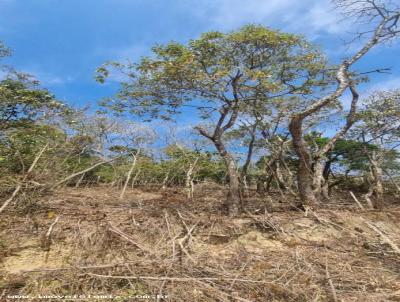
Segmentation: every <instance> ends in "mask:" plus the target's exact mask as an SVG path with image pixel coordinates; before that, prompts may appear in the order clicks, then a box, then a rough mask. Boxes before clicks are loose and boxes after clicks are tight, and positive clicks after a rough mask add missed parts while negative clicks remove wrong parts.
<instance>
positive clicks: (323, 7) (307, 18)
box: [187, 0, 348, 38]
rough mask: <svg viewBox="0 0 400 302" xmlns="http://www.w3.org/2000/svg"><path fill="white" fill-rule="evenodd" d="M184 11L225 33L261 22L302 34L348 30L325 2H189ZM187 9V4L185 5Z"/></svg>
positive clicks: (253, 0)
mask: <svg viewBox="0 0 400 302" xmlns="http://www.w3.org/2000/svg"><path fill="white" fill-rule="evenodd" d="M188 3H190V5H191V7H190V8H188V9H189V10H191V11H192V12H193V14H194V15H196V16H197V17H198V18H202V19H204V20H206V21H208V22H209V25H210V27H217V28H219V29H223V30H227V29H234V28H237V27H239V26H241V25H244V24H247V23H262V24H267V25H274V26H275V27H276V26H278V27H280V28H282V29H285V30H290V31H296V32H302V33H306V34H307V35H308V36H311V37H312V38H315V37H317V36H318V34H320V33H337V32H342V31H343V30H345V29H346V28H347V27H348V24H346V22H339V21H340V16H339V14H338V12H337V11H336V10H334V7H333V6H332V4H331V2H330V1H329V0H319V1H318V2H316V1H315V0H303V1H294V0H269V1H266V0H247V1H245V2H244V1H241V0H207V1H198V2H196V3H194V2H192V1H189V2H188ZM187 5H188V6H189V4H187Z"/></svg>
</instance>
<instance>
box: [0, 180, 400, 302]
mask: <svg viewBox="0 0 400 302" xmlns="http://www.w3.org/2000/svg"><path fill="white" fill-rule="evenodd" d="M197 192H199V193H198V194H197V196H196V201H195V202H187V201H185V198H184V196H183V194H181V193H180V192H178V191H175V190H167V191H163V192H156V193H155V192H154V191H152V192H143V191H140V190H131V191H129V192H127V194H126V198H125V200H124V201H123V202H120V201H119V200H118V193H119V192H117V191H115V190H112V189H109V188H88V189H78V190H77V189H72V188H68V189H63V190H60V191H58V192H55V193H54V194H52V195H49V196H47V197H46V198H42V199H41V201H40V202H39V204H38V205H37V208H36V210H35V211H34V212H31V213H30V214H29V215H21V214H20V213H19V212H18V211H11V209H10V210H9V211H7V213H3V216H2V217H1V222H0V225H1V231H0V236H1V237H0V244H1V245H2V246H1V252H0V259H1V260H2V268H1V273H2V274H0V276H1V275H2V276H3V277H2V278H0V296H1V295H2V298H1V299H3V300H4V301H7V296H8V295H12V294H14V295H15V294H19V295H30V297H32V298H31V299H30V301H60V299H58V298H54V299H39V298H37V297H38V295H39V294H41V295H73V294H77V295H82V294H84V295H86V298H85V299H84V300H85V301H86V300H87V301H96V299H93V298H88V296H89V295H92V296H93V295H112V296H113V297H114V298H113V299H103V301H111V300H113V301H145V300H147V301H174V302H175V301H263V302H264V301H276V302H278V301H296V302H297V301H400V277H399V276H400V255H399V254H398V253H397V252H396V251H395V247H396V246H399V245H400V224H399V222H400V207H399V206H394V205H391V206H389V205H388V206H387V207H385V210H382V211H368V212H365V211H361V210H359V209H358V208H357V205H355V204H353V202H352V200H351V198H350V199H349V200H347V199H342V200H339V199H338V200H336V202H335V203H334V204H333V203H332V205H329V204H327V205H324V207H323V208H320V209H317V210H314V211H312V212H309V213H308V214H307V216H305V214H304V212H301V211H294V210H293V209H292V208H291V206H290V205H288V203H287V202H285V201H284V199H285V198H284V197H282V196H276V197H273V198H270V199H265V198H260V197H252V198H250V199H249V201H248V203H247V204H246V209H247V213H246V214H243V215H242V216H241V217H237V218H235V219H230V218H228V217H224V216H222V215H220V214H218V213H219V208H220V206H221V203H222V199H223V195H224V193H223V192H222V190H220V189H218V188H212V187H207V186H203V187H202V188H198V190H197ZM200 193H201V194H200ZM279 199H281V200H279ZM56 217H60V218H59V221H58V222H57V223H56V224H55V225H54V227H53V229H52V231H51V234H50V237H51V242H47V241H46V240H45V239H46V238H47V237H46V236H45V235H46V233H48V231H49V227H50V225H51V224H52V223H53V222H54V221H55V218H56ZM371 226H372V227H371ZM374 228H376V229H374ZM376 230H379V231H380V232H381V234H378V233H377V231H376ZM382 234H383V236H382ZM388 240H389V242H388ZM157 295H159V297H158V298H157ZM165 296H167V297H165ZM33 297H36V298H33ZM139 297H142V298H139ZM1 299H0V300H1ZM9 300H10V301H16V299H9ZM66 300H67V299H64V301H66ZM24 301H27V299H24ZM28 301H29V299H28Z"/></svg>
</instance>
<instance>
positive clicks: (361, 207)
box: [350, 191, 365, 210]
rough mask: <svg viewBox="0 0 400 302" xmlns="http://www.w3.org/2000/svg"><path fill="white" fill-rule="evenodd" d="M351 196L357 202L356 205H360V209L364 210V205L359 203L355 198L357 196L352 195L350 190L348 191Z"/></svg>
mask: <svg viewBox="0 0 400 302" xmlns="http://www.w3.org/2000/svg"><path fill="white" fill-rule="evenodd" d="M350 195H351V197H353V199H354V201H355V202H356V203H357V205H358V206H359V207H360V209H361V210H365V208H364V206H363V205H362V204H361V202H360V201H359V200H358V199H357V197H356V196H355V195H354V193H353V192H352V191H350Z"/></svg>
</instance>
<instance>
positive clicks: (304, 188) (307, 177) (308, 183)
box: [289, 116, 317, 206]
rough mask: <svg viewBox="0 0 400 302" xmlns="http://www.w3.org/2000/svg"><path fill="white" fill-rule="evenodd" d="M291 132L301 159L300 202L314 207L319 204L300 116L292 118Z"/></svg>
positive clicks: (297, 153) (298, 182)
mask: <svg viewBox="0 0 400 302" xmlns="http://www.w3.org/2000/svg"><path fill="white" fill-rule="evenodd" d="M289 131H290V133H291V135H292V138H293V148H294V150H295V152H296V155H297V156H298V158H299V162H298V167H297V186H298V188H299V195H300V200H301V202H302V204H303V205H307V206H312V205H314V204H316V203H317V198H316V197H315V195H314V192H313V173H312V169H311V155H310V153H309V151H308V149H307V146H306V143H305V141H304V139H303V129H302V119H301V117H299V116H295V117H293V118H292V120H291V121H290V124H289Z"/></svg>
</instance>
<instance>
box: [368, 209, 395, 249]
mask: <svg viewBox="0 0 400 302" xmlns="http://www.w3.org/2000/svg"><path fill="white" fill-rule="evenodd" d="M361 219H362V220H364V222H365V224H366V225H368V226H369V227H370V228H371V229H372V230H374V231H375V232H376V233H377V234H378V235H379V236H381V238H382V239H383V240H384V241H385V242H386V243H387V244H389V245H390V247H391V248H392V249H393V251H395V252H396V253H397V254H400V248H399V247H398V246H397V245H396V244H395V243H394V242H393V241H392V240H391V239H390V238H389V237H388V236H387V235H385V234H384V233H383V232H382V231H381V230H380V229H378V228H377V227H376V226H375V225H373V224H372V223H369V222H368V221H366V220H365V219H364V218H362V217H361Z"/></svg>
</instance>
